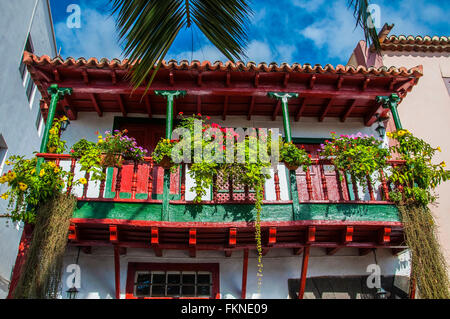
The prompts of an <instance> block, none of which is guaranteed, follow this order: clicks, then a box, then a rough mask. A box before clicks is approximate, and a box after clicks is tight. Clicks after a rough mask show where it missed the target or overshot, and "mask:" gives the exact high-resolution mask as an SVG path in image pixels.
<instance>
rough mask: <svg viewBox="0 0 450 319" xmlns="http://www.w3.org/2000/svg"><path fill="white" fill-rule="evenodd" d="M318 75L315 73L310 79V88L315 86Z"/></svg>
mask: <svg viewBox="0 0 450 319" xmlns="http://www.w3.org/2000/svg"><path fill="white" fill-rule="evenodd" d="M316 79H317V77H316V76H315V75H312V76H311V78H310V79H309V88H310V89H311V90H312V89H313V88H314V84H315V83H316Z"/></svg>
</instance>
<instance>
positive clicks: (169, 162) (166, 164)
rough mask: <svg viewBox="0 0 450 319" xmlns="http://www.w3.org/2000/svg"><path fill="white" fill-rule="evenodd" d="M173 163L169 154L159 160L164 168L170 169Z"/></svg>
mask: <svg viewBox="0 0 450 319" xmlns="http://www.w3.org/2000/svg"><path fill="white" fill-rule="evenodd" d="M172 165H173V162H172V159H171V158H170V157H168V156H164V157H163V158H162V160H161V162H159V166H161V167H162V168H164V169H169V168H170V167H171V166H172Z"/></svg>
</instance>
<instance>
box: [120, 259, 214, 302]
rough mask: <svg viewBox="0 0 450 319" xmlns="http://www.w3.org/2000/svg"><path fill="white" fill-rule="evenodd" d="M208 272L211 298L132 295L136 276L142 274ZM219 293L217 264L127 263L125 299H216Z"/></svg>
mask: <svg viewBox="0 0 450 319" xmlns="http://www.w3.org/2000/svg"><path fill="white" fill-rule="evenodd" d="M157 271H161V272H172V271H178V272H183V271H185V272H210V273H211V297H137V296H135V294H134V286H135V279H136V278H137V277H136V275H137V274H138V273H142V272H157ZM219 293H220V278H219V264H218V263H137V262H131V263H128V271H127V282H126V294H125V298H126V299H217V298H218V295H219Z"/></svg>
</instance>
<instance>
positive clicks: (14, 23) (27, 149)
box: [0, 0, 56, 298]
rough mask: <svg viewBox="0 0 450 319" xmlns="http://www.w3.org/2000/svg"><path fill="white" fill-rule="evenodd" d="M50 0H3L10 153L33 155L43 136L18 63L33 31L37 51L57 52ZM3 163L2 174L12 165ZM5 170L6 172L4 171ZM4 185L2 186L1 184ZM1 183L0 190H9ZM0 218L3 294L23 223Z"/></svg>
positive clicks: (3, 84) (0, 20) (1, 39)
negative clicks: (16, 223)
mask: <svg viewBox="0 0 450 319" xmlns="http://www.w3.org/2000/svg"><path fill="white" fill-rule="evenodd" d="M47 5H48V2H47V0H38V1H35V0H14V1H0V29H1V30H3V31H2V32H1V33H0V43H1V45H0V60H1V61H2V73H1V75H0V135H2V136H3V138H4V139H5V141H6V144H7V146H8V152H7V156H10V155H13V154H16V155H25V156H31V155H32V153H33V152H34V151H36V150H38V149H39V146H40V136H39V134H38V131H37V129H36V126H35V122H36V119H37V114H38V113H37V112H38V110H39V100H40V98H41V97H40V94H39V92H38V91H37V90H36V89H35V92H34V93H33V97H32V99H31V102H29V101H28V99H27V96H26V90H25V87H24V81H23V80H22V78H21V75H20V72H19V65H20V61H21V59H22V53H23V50H24V47H25V43H26V40H27V36H28V34H29V33H30V34H31V38H32V42H33V47H34V51H35V53H36V54H38V55H43V54H47V55H51V56H55V55H56V47H55V43H54V40H53V30H52V26H51V22H50V21H51V19H50V15H49V9H48V6H47ZM2 164H4V163H0V174H2V173H3V172H5V171H7V170H8V169H9V167H8V166H7V165H3V167H2ZM2 170H3V172H2ZM2 186H3V187H2ZM2 186H0V194H3V192H4V191H5V190H6V188H5V187H4V185H2ZM6 213H7V202H6V201H5V200H0V215H4V214H6ZM6 222H7V221H6V219H5V218H3V217H1V218H0V256H1V258H0V298H5V297H6V295H7V293H8V284H9V279H10V275H11V270H12V267H13V265H14V262H15V258H16V255H17V249H18V243H19V241H20V236H21V227H20V226H19V227H16V225H13V224H11V223H9V227H5V224H6Z"/></svg>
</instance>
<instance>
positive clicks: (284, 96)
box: [268, 92, 300, 216]
mask: <svg viewBox="0 0 450 319" xmlns="http://www.w3.org/2000/svg"><path fill="white" fill-rule="evenodd" d="M268 95H269V97H272V98H276V99H278V100H281V108H282V111H283V127H284V136H285V139H286V142H288V143H290V142H292V134H291V124H290V121H289V106H288V101H289V99H291V98H297V97H298V94H297V93H282V92H269V93H268ZM288 176H289V178H288V183H289V189H290V193H291V198H292V208H293V211H294V216H299V214H300V202H299V198H298V191H297V176H296V175H295V171H289V173H288Z"/></svg>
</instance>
